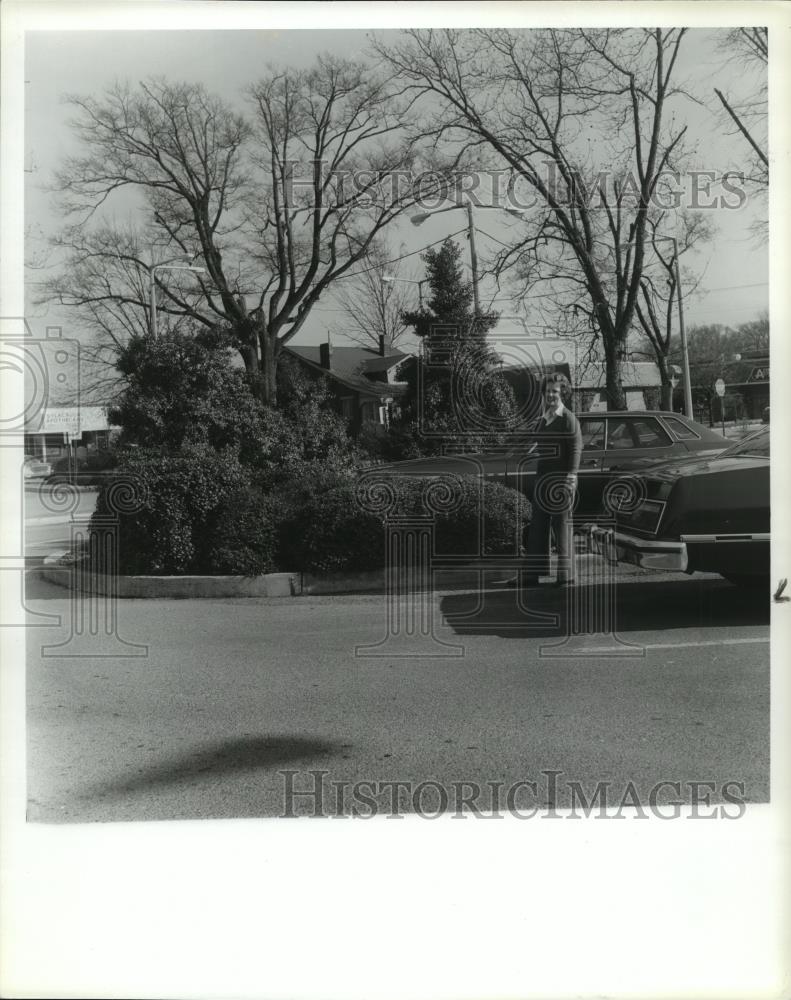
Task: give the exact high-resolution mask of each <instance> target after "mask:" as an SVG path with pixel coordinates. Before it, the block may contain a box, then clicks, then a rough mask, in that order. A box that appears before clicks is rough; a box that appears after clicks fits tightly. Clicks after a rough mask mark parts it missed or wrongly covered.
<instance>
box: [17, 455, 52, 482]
mask: <svg viewBox="0 0 791 1000" xmlns="http://www.w3.org/2000/svg"><path fill="white" fill-rule="evenodd" d="M51 472H52V466H51V465H50V464H49V462H45V461H44V460H43V459H41V458H35V457H34V456H32V455H28V456H27V458H26V459H25V462H24V464H23V466H22V475H23V477H24V478H25V479H45V478H46V477H47V476H48V475H49V474H50V473H51Z"/></svg>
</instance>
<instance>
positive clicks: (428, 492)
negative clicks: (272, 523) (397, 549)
mask: <svg viewBox="0 0 791 1000" xmlns="http://www.w3.org/2000/svg"><path fill="white" fill-rule="evenodd" d="M383 482H384V483H385V484H386V485H385V487H384V488H385V490H387V491H388V494H389V496H390V497H391V498H392V499H393V500H394V501H395V506H394V507H392V508H391V509H390V510H389V512H386V511H385V510H379V511H375V510H372V509H371V506H370V505H366V504H365V502H364V499H363V498H362V497H361V495H360V489H359V485H358V480H357V477H353V476H336V477H334V478H332V477H331V478H324V477H321V476H317V477H316V478H315V479H312V480H310V481H301V482H299V483H296V484H294V485H293V486H292V488H291V490H290V491H289V492H288V493H287V494H286V495H285V496H284V497H283V507H284V508H286V509H287V513H285V514H284V515H283V516H282V520H281V521H280V523H279V526H278V545H277V562H278V564H279V565H280V567H281V568H282V569H284V570H302V571H303V572H310V573H330V572H357V571H364V570H371V569H378V568H380V567H381V566H383V565H384V563H385V524H386V518H387V517H390V518H393V517H398V516H405V517H416V516H425V517H429V518H431V519H432V521H433V525H434V551H435V553H436V554H438V555H466V556H470V557H471V558H473V557H475V556H476V555H479V554H486V555H493V554H504V555H517V554H518V553H519V550H520V545H521V539H522V530H523V527H524V525H525V524H526V523H527V522H528V521H529V519H530V505H529V502H528V501H527V500H526V498H525V497H524V496H523V495H522V494H521V493H518V492H517V491H516V490H512V489H509V488H507V487H505V486H501V485H500V484H498V483H490V482H485V481H481V480H480V479H478V478H477V477H474V476H457V477H453V478H452V479H449V478H448V479H446V478H443V477H407V476H403V477H398V478H397V479H392V480H389V479H387V478H385V479H384V480H383ZM381 497H382V494H381V493H380V494H379V498H380V499H381ZM375 501H376V497H373V500H372V503H373V505H374V506H375ZM443 508H447V509H446V510H443Z"/></svg>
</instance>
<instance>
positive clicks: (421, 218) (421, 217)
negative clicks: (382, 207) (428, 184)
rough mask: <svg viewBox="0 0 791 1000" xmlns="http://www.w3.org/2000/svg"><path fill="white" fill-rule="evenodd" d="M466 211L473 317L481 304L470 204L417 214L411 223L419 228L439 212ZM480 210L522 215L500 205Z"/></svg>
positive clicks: (478, 311) (479, 310)
mask: <svg viewBox="0 0 791 1000" xmlns="http://www.w3.org/2000/svg"><path fill="white" fill-rule="evenodd" d="M465 207H466V209H467V233H468V235H469V240H470V265H471V269H472V301H473V306H474V308H475V315H476V316H478V315H480V312H481V302H480V297H479V294H478V254H477V251H476V249H475V220H474V218H473V214H472V202H471V201H467V202H466V204H465V205H448V206H447V207H446V208H436V209H434V210H433V211H432V212H419V213H418V214H417V215H413V216H412V218H411V220H410V221H411V222H412V225H413V226H421V225H422V224H423V223H424V222H425V221H426V219H428V218H429V216H431V215H439V214H440V212H453V211H455V210H456V209H457V208H465ZM479 207H480V208H496V209H499V210H500V211H506V212H508V213H509V215H518V216H519V217H520V218H521V217H522V214H523V213H520V212H516V211H514V210H513V209H508V208H506V209H503V208H502V207H501V206H500V205H481V206H479Z"/></svg>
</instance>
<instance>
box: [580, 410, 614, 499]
mask: <svg viewBox="0 0 791 1000" xmlns="http://www.w3.org/2000/svg"><path fill="white" fill-rule="evenodd" d="M579 424H580V431H581V432H582V456H581V457H580V468H579V475H578V476H577V490H578V493H579V501H578V503H577V513H578V514H593V513H595V512H596V511H597V510H598V508H599V503H600V500H601V491H602V486H603V484H602V463H603V461H604V455H605V444H606V440H607V421H606V419H605V418H604V417H603V416H599V415H596V416H591V417H580V418H579Z"/></svg>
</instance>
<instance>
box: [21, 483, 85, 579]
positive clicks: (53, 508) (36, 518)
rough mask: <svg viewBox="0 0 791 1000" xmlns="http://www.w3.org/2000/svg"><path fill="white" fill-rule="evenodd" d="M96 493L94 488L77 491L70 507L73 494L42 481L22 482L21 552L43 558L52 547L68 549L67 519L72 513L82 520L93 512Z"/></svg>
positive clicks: (27, 555)
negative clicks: (36, 482) (23, 484)
mask: <svg viewBox="0 0 791 1000" xmlns="http://www.w3.org/2000/svg"><path fill="white" fill-rule="evenodd" d="M96 497H97V494H96V492H94V491H85V492H80V493H79V494H77V495H76V501H77V502H76V504H75V505H74V506H73V507H72V501H73V499H74V495H72V494H68V493H67V492H66V491H65V490H64V491H61V492H58V491H57V490H55V491H53V490H52V489H51V488H50V487H48V486H46V485H44V484H43V483H42V484H41V485H33V484H30V483H28V484H26V486H25V506H24V510H25V534H24V543H25V556H26V558H28V559H31V560H34V559H43V558H44V556H46V555H48V554H49V553H50V552H53V551H55V550H56V549H68V548H69V547H70V541H71V529H70V526H69V525H70V521H71V518H72V516H74V517H75V518H78V519H80V520H83V519H85V518H87V517H90V515H91V514H92V513H93V510H94V507H95V506H96Z"/></svg>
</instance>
